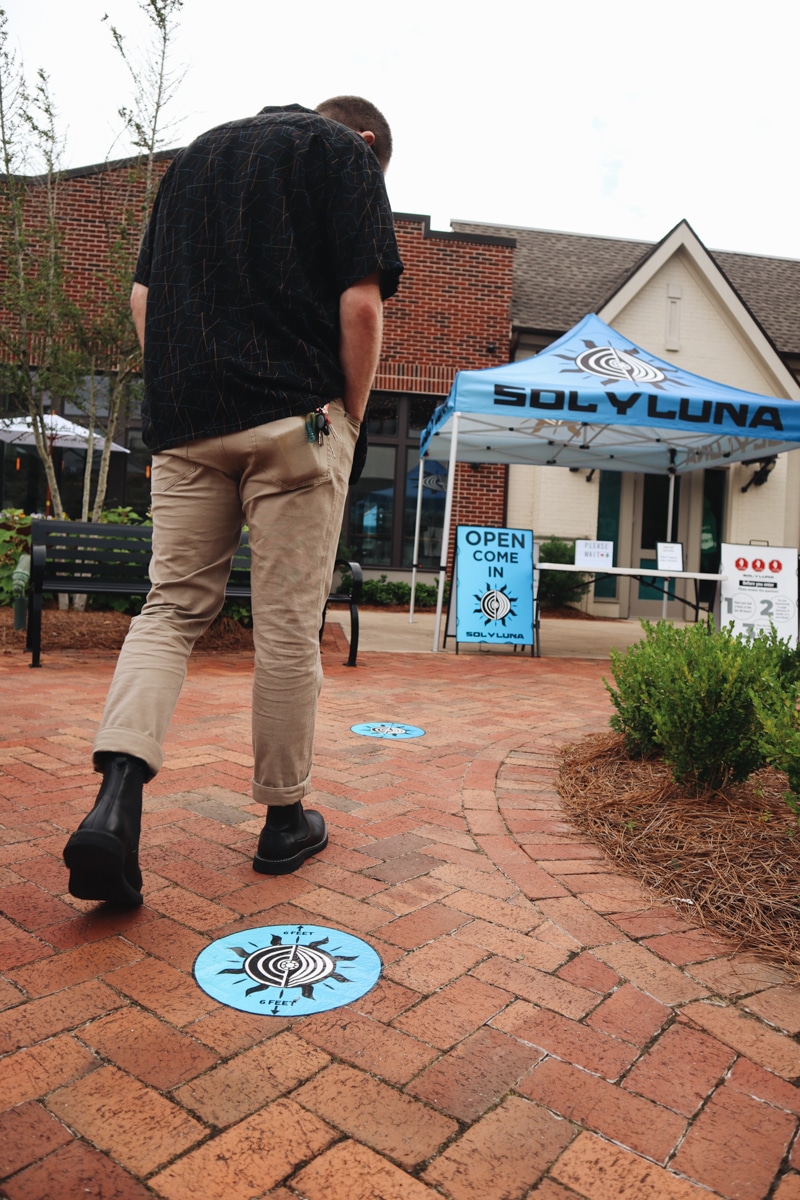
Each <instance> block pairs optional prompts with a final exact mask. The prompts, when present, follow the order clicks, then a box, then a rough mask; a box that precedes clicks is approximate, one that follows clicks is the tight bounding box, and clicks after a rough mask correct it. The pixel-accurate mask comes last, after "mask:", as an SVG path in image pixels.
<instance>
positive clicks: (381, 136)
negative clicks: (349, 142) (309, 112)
mask: <svg viewBox="0 0 800 1200" xmlns="http://www.w3.org/2000/svg"><path fill="white" fill-rule="evenodd" d="M316 111H317V112H318V113H319V114H320V116H322V117H327V118H328V119H329V120H330V121H338V122H339V124H340V125H347V127H348V128H349V129H355V131H356V133H363V132H364V131H365V130H367V129H369V130H371V131H372V132H373V133H374V134H375V143H374V145H373V147H372V149H373V150H374V152H375V155H376V157H377V159H378V162H379V163H380V164H381V166H382V167H383V169H384V171H385V170H386V168H387V167H388V165H389V159H390V158H391V157H392V131H391V129H390V128H389V122H388V121H387V120H386V117H384V115H383V113H382V112H381V111H380V109H378V108H376V107H375V105H374V104H371V103H370V101H369V100H365V99H364V98H363V97H362V96H332V97H331V99H330V100H323V101H322V104H318V105H317V108H316Z"/></svg>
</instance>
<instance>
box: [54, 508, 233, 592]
mask: <svg viewBox="0 0 800 1200" xmlns="http://www.w3.org/2000/svg"><path fill="white" fill-rule="evenodd" d="M152 538H153V528H152V526H151V525H105V524H95V523H93V522H88V521H39V520H36V521H32V522H31V546H32V548H33V549H34V550H35V549H36V547H39V546H41V547H43V548H44V551H45V567H44V579H43V590H44V591H49V590H53V589H54V588H60V587H64V585H66V584H69V585H70V588H69V590H70V591H78V590H79V589H78V588H77V587H76V586H74V584H75V581H76V580H78V579H81V580H83V581H84V584H83V586H84V587H86V588H87V590H88V589H89V587H91V590H92V591H104V590H107V591H109V592H125V591H127V590H130V591H131V592H142V591H146V590H147V588H148V586H149V584H148V569H149V566H150V556H151V554H152ZM227 590H228V592H229V594H231V593H232V594H234V595H249V594H250V542H249V537H248V534H247V532H244V533H242V539H241V542H240V544H239V548H238V550H237V551H236V554H235V555H234V559H233V565H232V567H231V576H230V580H229V582H228V589H227Z"/></svg>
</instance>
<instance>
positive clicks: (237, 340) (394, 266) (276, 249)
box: [134, 105, 403, 452]
mask: <svg viewBox="0 0 800 1200" xmlns="http://www.w3.org/2000/svg"><path fill="white" fill-rule="evenodd" d="M402 269H403V264H402V262H401V261H400V256H399V253H398V249H397V242H396V240H395V234H394V223H393V220H392V213H391V209H390V207H389V201H388V198H387V195H386V189H385V186H384V182H383V172H382V171H381V168H380V165H379V163H378V160H377V158H376V157H375V155H374V154H373V152H372V150H371V149H370V147H369V146H368V145H367V143H366V142H365V141H364V139H363V138H362V137H360V136H359V135H358V134H357V133H354V132H353V131H352V130H350V129H348V128H346V127H345V126H344V125H340V124H339V123H338V122H336V121H330V120H327V119H326V118H325V117H321V116H319V114H317V113H314V112H311V111H309V110H308V109H305V108H301V107H300V106H299V105H290V106H288V107H287V108H265V109H263V110H262V111H261V112H260V113H259V114H258V115H257V116H255V117H249V118H246V119H245V120H241V121H232V122H230V123H229V124H226V125H221V126H218V127H217V128H216V129H212V130H210V131H209V132H208V133H205V134H202V135H201V136H200V137H199V138H197V139H196V141H194V142H192V144H191V145H190V146H187V147H186V148H185V149H184V150H181V151H180V152H179V153H178V154H177V155H176V157H175V158H174V160H173V161H172V163H171V164H170V166H169V168H168V170H167V172H166V174H165V175H164V178H163V180H162V182H161V186H160V188H159V191H158V194H157V196H156V199H155V203H154V205H153V211H152V214H151V217H150V221H149V224H148V228H147V232H146V234H145V238H144V241H143V244H142V248H141V252H140V255H139V261H138V263H137V266H136V272H135V275H134V279H135V280H136V282H138V283H141V284H143V285H144V286H145V287H146V288H148V295H147V315H146V325H145V351H144V380H145V399H144V403H143V406H142V418H143V430H142V433H143V437H144V441H145V444H146V445H147V446H148V447H149V448H150V449H151V450H152V451H155V452H157V451H159V450H166V449H169V448H170V447H173V446H180V445H184V444H185V443H187V442H191V441H195V440H196V439H198V438H203V437H209V436H212V435H218V434H224V433H232V432H235V431H237V430H240V429H248V428H251V427H252V426H254V425H261V424H264V423H266V422H268V421H274V420H278V419H279V418H281V417H286V416H298V415H304V414H306V413H308V412H310V411H311V409H313V408H315V407H316V406H317V404H319V403H324V402H325V401H327V400H332V399H336V398H337V397H340V396H341V395H342V390H343V385H344V377H343V374H342V370H341V366H340V363H339V298H340V296H341V294H342V292H344V291H345V290H346V289H347V288H349V287H352V286H353V285H354V284H356V283H358V282H359V280H361V279H364V278H366V276H368V275H371V274H373V272H376V271H377V272H380V279H381V292H382V295H383V297H384V299H386V297H388V296H391V295H392V294H393V293H394V292H395V291H396V290H397V286H398V279H399V276H400V272H401V271H402Z"/></svg>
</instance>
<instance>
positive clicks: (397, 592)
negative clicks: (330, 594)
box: [334, 571, 449, 608]
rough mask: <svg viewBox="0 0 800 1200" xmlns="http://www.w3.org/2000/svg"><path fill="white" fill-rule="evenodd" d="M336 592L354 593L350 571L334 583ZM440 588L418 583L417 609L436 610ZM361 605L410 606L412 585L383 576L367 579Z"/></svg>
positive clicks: (445, 594)
mask: <svg viewBox="0 0 800 1200" xmlns="http://www.w3.org/2000/svg"><path fill="white" fill-rule="evenodd" d="M334 590H335V591H337V592H339V593H341V594H343V595H345V596H349V595H351V593H352V591H353V576H352V575H351V574H350V572H349V571H343V572H342V577H341V581H340V582H339V583H335V582H334ZM448 591H449V584H448V583H446V584H445V589H444V598H445V600H446V599H447V594H448ZM437 595H438V588H437V587H436V585H435V584H430V583H418V584H417V585H416V587H415V589H414V607H415V608H435V607H436V598H437ZM361 603H362V604H370V605H372V606H373V607H374V608H387V607H389V606H390V605H393V604H398V605H403V606H409V605H410V603H411V585H410V584H408V583H405V582H404V581H403V580H402V579H387V578H386V576H385V575H381V576H380V578H379V579H365V580H364V582H363V584H362V587H361Z"/></svg>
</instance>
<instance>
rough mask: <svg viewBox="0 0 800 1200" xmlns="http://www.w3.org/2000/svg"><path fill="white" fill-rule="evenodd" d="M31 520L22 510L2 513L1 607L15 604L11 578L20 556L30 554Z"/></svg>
mask: <svg viewBox="0 0 800 1200" xmlns="http://www.w3.org/2000/svg"><path fill="white" fill-rule="evenodd" d="M30 550H31V519H30V517H28V516H26V515H25V513H24V512H23V511H22V509H21V508H7V509H4V510H3V511H2V512H0V605H2V606H3V607H5V606H7V605H9V604H11V603H13V599H14V593H13V589H12V586H11V576H12V575H13V573H14V569H15V568H16V565H17V562H18V560H19V556H20V555H21V554H30Z"/></svg>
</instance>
